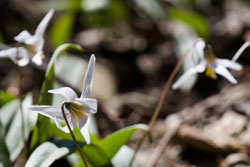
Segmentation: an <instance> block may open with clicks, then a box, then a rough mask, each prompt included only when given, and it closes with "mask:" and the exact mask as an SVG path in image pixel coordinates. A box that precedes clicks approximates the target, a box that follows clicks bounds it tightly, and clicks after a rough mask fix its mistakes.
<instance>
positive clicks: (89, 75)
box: [28, 55, 97, 144]
mask: <svg viewBox="0 0 250 167" xmlns="http://www.w3.org/2000/svg"><path fill="white" fill-rule="evenodd" d="M94 66H95V55H92V56H91V58H90V61H89V64H88V68H87V72H86V75H85V81H84V88H83V91H82V93H81V96H80V98H77V95H76V93H75V92H74V91H73V90H72V89H71V88H69V87H63V88H59V89H54V90H49V93H53V94H59V95H62V96H64V97H65V98H66V99H67V100H66V101H65V102H64V103H63V104H64V111H65V113H66V117H67V119H68V120H69V124H70V127H71V129H72V130H73V129H74V128H75V126H76V125H77V124H78V126H79V129H80V131H81V133H82V135H83V137H84V138H85V140H86V142H87V143H88V144H89V143H90V135H89V131H88V125H89V121H90V115H91V114H95V113H96V112H97V100H96V99H93V98H91V92H92V80H93V72H94ZM28 109H29V110H32V111H38V112H39V113H40V114H42V115H45V116H47V117H50V118H52V119H54V120H55V122H56V125H57V127H58V128H59V129H61V130H62V131H64V132H66V133H69V129H68V127H66V126H65V127H62V126H61V124H60V123H59V122H58V119H59V120H64V117H63V114H62V111H61V107H53V106H49V105H46V106H45V105H43V106H39V105H34V106H31V107H29V108H28Z"/></svg>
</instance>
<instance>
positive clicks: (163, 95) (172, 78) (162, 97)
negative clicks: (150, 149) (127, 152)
mask: <svg viewBox="0 0 250 167" xmlns="http://www.w3.org/2000/svg"><path fill="white" fill-rule="evenodd" d="M188 53H189V50H188V51H187V52H186V53H185V55H184V56H183V57H182V58H181V59H180V60H179V61H178V63H177V64H176V66H175V68H174V70H173V72H172V73H171V75H170V77H169V78H168V80H167V82H166V84H165V87H164V90H163V92H162V95H161V98H160V101H159V103H158V105H157V107H156V109H155V111H154V115H153V116H152V118H151V120H150V122H149V129H148V131H145V132H144V134H143V136H142V138H141V139H140V140H139V142H138V144H137V146H136V149H135V152H134V155H133V157H132V159H131V161H130V163H129V167H131V166H132V164H133V161H134V159H135V156H136V154H137V152H138V151H139V149H140V147H141V146H142V144H143V142H144V140H145V138H146V136H147V135H148V133H149V132H150V131H151V130H152V128H153V126H154V124H155V121H156V119H157V117H158V116H159V113H160V111H161V108H162V106H163V104H164V102H165V100H166V97H167V94H168V90H169V88H170V86H171V85H172V82H173V80H174V77H175V75H176V74H177V72H178V70H179V69H180V67H181V65H182V63H183V61H184V60H185V58H186V57H187V55H188Z"/></svg>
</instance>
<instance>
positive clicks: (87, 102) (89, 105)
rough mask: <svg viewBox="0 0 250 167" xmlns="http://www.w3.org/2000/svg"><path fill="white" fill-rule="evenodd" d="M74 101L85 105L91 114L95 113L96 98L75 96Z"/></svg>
mask: <svg viewBox="0 0 250 167" xmlns="http://www.w3.org/2000/svg"><path fill="white" fill-rule="evenodd" d="M75 101H77V102H79V103H81V104H82V105H83V106H85V107H87V108H88V110H87V111H86V112H89V113H91V114H95V113H96V112H97V100H96V99H93V98H76V99H75Z"/></svg>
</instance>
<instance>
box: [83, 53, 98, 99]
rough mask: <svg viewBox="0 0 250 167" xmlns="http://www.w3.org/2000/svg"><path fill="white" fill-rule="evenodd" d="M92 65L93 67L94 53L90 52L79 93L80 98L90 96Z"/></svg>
mask: <svg viewBox="0 0 250 167" xmlns="http://www.w3.org/2000/svg"><path fill="white" fill-rule="evenodd" d="M94 67H95V55H94V54H92V55H91V58H90V60H89V64H88V68H87V72H86V74H85V80H84V88H83V91H82V94H81V98H85V97H91V92H92V80H93V73H94Z"/></svg>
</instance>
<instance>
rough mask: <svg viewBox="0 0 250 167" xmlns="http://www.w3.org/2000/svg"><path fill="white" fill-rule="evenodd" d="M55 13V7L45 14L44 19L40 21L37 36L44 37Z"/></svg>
mask: <svg viewBox="0 0 250 167" xmlns="http://www.w3.org/2000/svg"><path fill="white" fill-rule="evenodd" d="M53 14H54V9H50V10H49V12H48V13H47V14H46V15H45V17H44V18H43V20H42V21H41V22H40V23H39V25H38V26H37V29H36V31H35V36H40V37H43V35H44V32H45V30H46V28H47V26H48V24H49V21H50V19H51V18H52V16H53Z"/></svg>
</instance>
